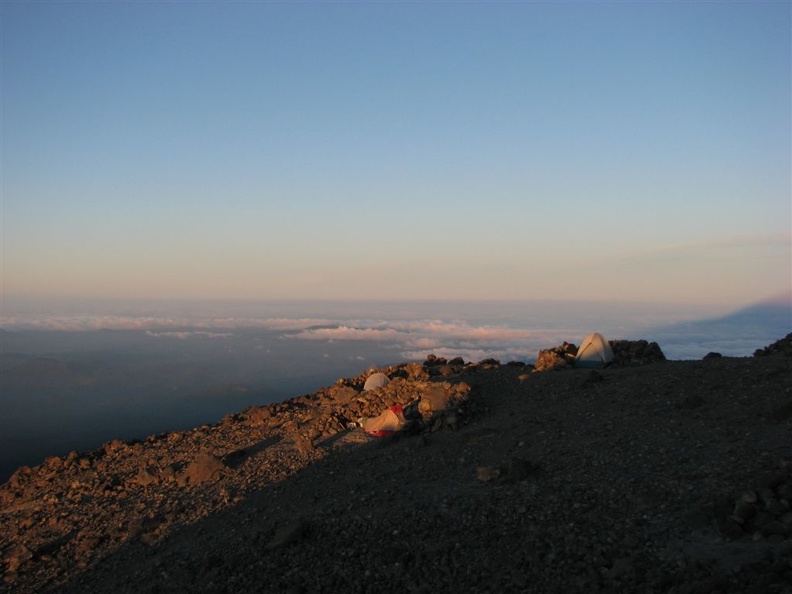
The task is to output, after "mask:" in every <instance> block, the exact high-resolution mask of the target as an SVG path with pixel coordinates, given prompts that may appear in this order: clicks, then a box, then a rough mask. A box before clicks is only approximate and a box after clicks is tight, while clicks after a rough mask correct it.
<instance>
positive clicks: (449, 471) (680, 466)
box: [0, 334, 792, 594]
mask: <svg viewBox="0 0 792 594" xmlns="http://www.w3.org/2000/svg"><path fill="white" fill-rule="evenodd" d="M612 345H613V348H614V353H615V355H616V360H615V362H614V365H612V366H611V367H609V368H607V369H602V370H598V371H592V370H581V369H574V368H573V367H572V366H570V365H568V357H569V356H570V354H571V353H574V350H575V349H574V347H573V346H569V345H564V346H562V347H558V348H556V349H548V350H547V351H543V352H542V353H541V354H540V357H539V359H538V360H537V365H536V366H535V367H534V366H525V365H521V364H508V365H501V364H500V363H498V362H497V361H494V360H485V361H481V362H479V363H476V364H471V363H465V362H464V361H462V360H461V359H454V360H451V361H446V360H444V359H438V358H433V357H430V358H429V359H427V361H426V362H425V363H424V364H417V363H412V364H405V365H399V366H393V367H388V368H384V369H380V370H377V371H382V372H384V373H386V374H387V375H388V376H389V377H390V378H391V380H392V381H391V382H390V383H389V384H388V385H387V386H385V387H384V388H378V389H376V390H373V391H370V392H364V391H362V387H363V384H364V382H365V379H366V378H367V377H368V375H370V373H371V372H367V373H364V374H361V375H359V376H357V377H354V378H349V379H342V380H339V381H338V382H337V383H336V384H335V385H333V386H329V387H327V388H324V389H321V390H319V391H317V392H316V393H314V394H310V395H306V396H302V397H299V398H293V399H291V400H288V401H286V402H282V403H278V404H272V405H268V406H262V407H251V408H248V409H246V410H245V411H243V412H241V413H238V414H233V415H229V416H228V417H226V418H225V419H223V421H222V422H220V423H218V424H216V425H203V426H200V427H196V428H195V429H192V430H189V431H181V432H173V433H167V434H161V435H153V436H150V437H148V438H146V439H145V440H136V441H131V442H121V441H112V442H108V443H106V444H105V445H104V447H103V448H102V449H99V450H96V451H92V452H85V453H78V452H72V453H71V454H69V455H68V456H65V457H51V458H48V459H47V460H46V461H45V462H44V463H43V464H42V465H41V466H38V467H35V468H28V467H23V468H20V469H19V470H18V471H17V472H15V473H14V475H13V476H12V477H11V478H10V479H9V481H8V482H7V483H6V484H5V485H3V486H2V487H0V557H1V558H2V560H3V563H4V564H3V566H2V569H3V581H2V582H0V591H3V592H16V593H20V594H26V593H33V592H36V593H39V592H50V593H56V592H57V593H67V592H68V593H72V592H73V593H91V592H96V593H100V592H102V593H104V592H129V593H133V592H134V593H139V592H151V593H155V592H162V593H166V592H169V593H170V592H172V593H176V592H292V593H294V592H305V593H308V592H338V591H345V592H447V591H458V592H537V593H538V592H558V593H562V592H563V593H567V592H642V593H644V592H646V593H649V592H658V593H660V592H663V593H675V594H682V593H697V592H702V593H703V592H723V593H727V592H733V593H737V592H755V593H757V594H759V593H760V592H761V593H767V592H786V593H788V592H792V508H791V506H790V504H791V503H792V334H790V335H788V336H787V337H786V338H785V339H782V340H780V341H778V342H777V343H774V344H773V345H770V346H768V347H767V348H766V349H762V350H759V351H757V352H756V353H755V355H754V356H753V357H747V358H730V357H720V356H717V355H716V354H711V355H708V356H707V357H705V359H704V360H701V361H665V360H664V357H663V355H662V352H660V350H659V348H657V345H655V344H654V343H647V342H644V341H637V342H627V341H615V342H614V343H612ZM538 369H545V371H542V372H538V371H537V370H538ZM409 403H417V404H418V412H419V414H420V416H419V418H416V419H415V421H414V422H413V423H412V425H411V427H410V428H409V430H407V431H405V432H403V433H402V434H397V435H395V436H391V437H386V438H371V437H368V436H366V435H365V434H364V433H363V432H362V431H361V430H360V428H353V429H349V428H348V423H349V422H350V421H354V420H355V419H357V418H358V417H360V416H364V415H367V416H372V415H376V414H378V413H379V412H381V411H382V410H384V409H385V408H387V407H388V406H391V405H393V404H402V405H407V404H409Z"/></svg>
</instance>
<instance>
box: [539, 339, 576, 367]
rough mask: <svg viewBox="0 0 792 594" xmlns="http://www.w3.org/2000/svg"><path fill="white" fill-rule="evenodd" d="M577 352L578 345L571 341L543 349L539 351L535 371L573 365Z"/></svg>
mask: <svg viewBox="0 0 792 594" xmlns="http://www.w3.org/2000/svg"><path fill="white" fill-rule="evenodd" d="M577 352H578V347H577V346H575V345H574V344H572V343H569V342H565V343H564V344H562V345H560V346H557V347H553V348H551V349H542V350H541V351H539V356H538V357H537V358H536V363H534V371H548V370H550V369H564V368H566V367H569V366H573V365H574V364H575V356H576V355H577Z"/></svg>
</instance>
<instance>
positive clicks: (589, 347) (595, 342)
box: [575, 332, 613, 368]
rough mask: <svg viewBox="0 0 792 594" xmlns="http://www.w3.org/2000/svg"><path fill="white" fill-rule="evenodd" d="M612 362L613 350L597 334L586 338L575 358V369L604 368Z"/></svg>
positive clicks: (600, 335)
mask: <svg viewBox="0 0 792 594" xmlns="http://www.w3.org/2000/svg"><path fill="white" fill-rule="evenodd" d="M612 362H613V349H612V348H611V346H610V343H608V341H607V340H605V337H604V336H603V335H602V334H600V333H599V332H594V333H592V334H589V335H588V336H586V338H585V339H584V340H583V342H582V343H581V344H580V348H579V349H578V352H577V356H576V357H575V367H590V368H597V367H606V366H607V365H610V364H611V363H612Z"/></svg>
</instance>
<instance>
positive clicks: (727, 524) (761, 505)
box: [720, 469, 792, 542]
mask: <svg viewBox="0 0 792 594" xmlns="http://www.w3.org/2000/svg"><path fill="white" fill-rule="evenodd" d="M720 528H721V534H722V535H723V536H724V537H725V538H729V539H732V540H737V539H746V540H752V541H758V540H763V539H767V540H768V541H770V542H782V541H784V540H786V539H789V538H790V537H791V536H792V475H790V472H789V470H788V469H787V470H785V471H783V472H780V473H778V474H775V475H773V476H772V477H769V478H768V479H767V480H766V481H764V483H763V485H762V486H761V487H759V488H757V489H752V490H749V491H746V492H745V493H743V494H741V495H740V496H739V497H738V498H737V500H736V501H735V502H734V508H733V509H732V512H731V514H730V515H729V516H728V517H727V518H726V519H725V520H724V521H723V522H722V523H721V527H720Z"/></svg>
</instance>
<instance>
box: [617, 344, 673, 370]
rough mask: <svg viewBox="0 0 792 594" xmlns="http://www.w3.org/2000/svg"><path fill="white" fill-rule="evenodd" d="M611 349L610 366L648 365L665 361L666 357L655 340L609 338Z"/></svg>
mask: <svg viewBox="0 0 792 594" xmlns="http://www.w3.org/2000/svg"><path fill="white" fill-rule="evenodd" d="M608 342H609V343H610V346H611V349H612V350H613V363H612V367H631V366H634V365H649V364H651V363H659V362H661V361H665V360H666V357H665V355H664V354H663V351H662V349H660V346H659V345H658V344H657V343H656V342H647V341H646V340H610V341H608Z"/></svg>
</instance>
